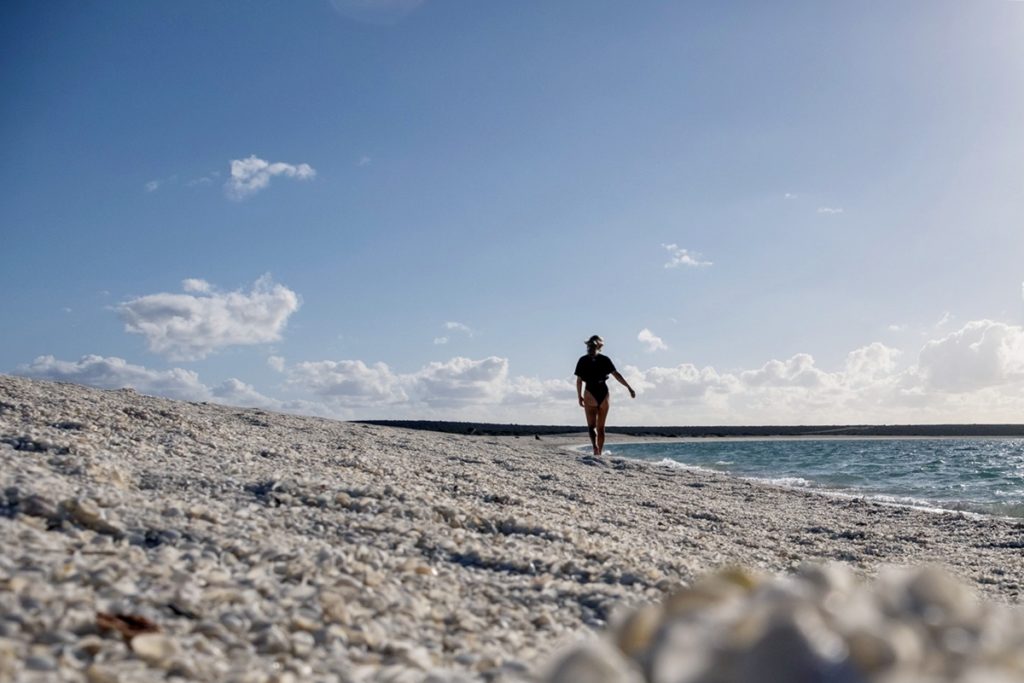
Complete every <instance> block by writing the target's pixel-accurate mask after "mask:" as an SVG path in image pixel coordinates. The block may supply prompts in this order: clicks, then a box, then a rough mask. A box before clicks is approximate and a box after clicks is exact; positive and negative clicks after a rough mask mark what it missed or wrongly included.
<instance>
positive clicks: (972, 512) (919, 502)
mask: <svg viewBox="0 0 1024 683" xmlns="http://www.w3.org/2000/svg"><path fill="white" fill-rule="evenodd" d="M582 437H583V439H587V438H588V437H587V434H586V432H584V433H583V434H582ZM964 438H966V437H884V436H880V437H864V438H863V439H862V438H861V437H846V436H839V437H830V438H828V439H820V438H814V437H789V436H783V437H726V438H723V439H721V440H716V441H715V443H721V442H727V441H734V442H747V441H808V440H811V441H819V440H839V441H843V440H853V441H859V440H878V441H904V440H908V441H909V440H925V441H939V440H961V439H964ZM970 439H971V440H972V441H977V440H987V439H995V440H1003V439H1010V440H1015V439H1014V438H1013V437H998V436H995V437H970ZM605 443H606V444H610V443H613V441H612V440H611V439H608V440H606V442H605ZM614 443H618V444H620V445H626V444H645V443H707V439H701V438H680V439H671V438H664V437H646V438H629V437H623V438H621V439H616V440H615V441H614ZM562 447H563V448H565V449H566V450H567V451H569V452H572V453H576V454H579V455H581V456H586V455H588V454H587V453H586V452H585V451H586V450H589V449H590V445H589V443H583V444H577V445H575V446H570V445H568V439H567V440H566V445H564V446H562ZM603 457H608V458H622V459H625V460H630V461H633V462H642V463H648V464H650V465H652V466H655V467H666V468H670V469H671V468H678V469H682V470H692V471H695V472H707V473H709V474H716V475H720V476H726V477H732V478H734V479H737V480H739V481H749V482H752V483H754V484H757V485H759V486H772V487H778V488H782V489H786V490H792V491H802V492H806V493H810V494H815V495H820V496H825V497H829V498H836V499H842V500H848V499H858V498H860V499H865V500H870V501H872V502H874V503H877V504H879V505H890V506H894V507H904V508H908V509H911V510H918V511H920V512H925V513H930V514H948V515H964V516H968V517H975V518H977V519H998V520H1004V521H1008V522H1019V523H1021V524H1022V525H1024V514H1021V515H1006V514H997V513H995V512H986V511H981V510H978V509H972V508H984V507H986V505H987V504H985V503H974V502H972V501H957V503H956V504H958V505H961V506H962V507H953V506H944V505H943V504H942V503H941V501H928V500H923V499H916V498H913V497H906V496H905V497H902V498H901V497H899V496H895V495H891V494H885V493H873V492H869V491H859V490H856V489H852V488H851V489H838V488H832V487H828V486H824V485H820V484H816V483H815V482H813V481H811V480H809V479H803V478H802V477H800V479H801V480H803V481H806V482H807V484H808V485H806V486H801V485H796V484H787V483H784V482H782V481H780V480H779V478H768V477H757V476H747V475H742V474H737V473H735V472H729V471H727V470H716V469H713V468H711V467H706V466H704V465H691V464H688V463H682V462H678V461H673V460H671V459H670V458H665V459H664V460H662V461H655V460H648V459H643V458H632V457H630V456H625V455H619V454H617V453H615V452H608V453H606V454H605V456H603ZM665 460H668V461H669V462H665Z"/></svg>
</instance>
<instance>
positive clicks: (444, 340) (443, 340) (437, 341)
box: [434, 337, 448, 346]
mask: <svg viewBox="0 0 1024 683" xmlns="http://www.w3.org/2000/svg"><path fill="white" fill-rule="evenodd" d="M447 343H448V337H434V344H435V345H438V346H440V345H441V344H447Z"/></svg>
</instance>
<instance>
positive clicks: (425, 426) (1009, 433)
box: [357, 420, 1024, 438]
mask: <svg viewBox="0 0 1024 683" xmlns="http://www.w3.org/2000/svg"><path fill="white" fill-rule="evenodd" d="M357 422H358V423H360V424H371V425H382V426H386V427H403V428H405V429H421V430H426V431H431V432H445V433H448V434H477V435H480V436H520V437H522V436H528V437H533V436H552V435H556V434H576V433H579V432H583V431H586V427H584V426H581V425H520V424H496V423H489V422H445V421H440V420H358V421H357ZM607 431H608V433H610V434H625V435H627V436H667V437H708V438H715V437H736V436H761V437H764V436H891V437H901V436H925V437H928V436H931V437H948V436H961V437H983V436H1003V437H1021V438H1024V424H964V425H957V424H949V425H810V426H808V425H804V426H797V425H766V426H747V427H736V426H719V427H714V426H712V427H608V429H607Z"/></svg>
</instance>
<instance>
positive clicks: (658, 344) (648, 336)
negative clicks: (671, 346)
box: [636, 327, 668, 353]
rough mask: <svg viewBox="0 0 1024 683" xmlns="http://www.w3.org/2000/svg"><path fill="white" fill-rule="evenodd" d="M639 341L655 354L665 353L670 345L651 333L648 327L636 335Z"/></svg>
mask: <svg viewBox="0 0 1024 683" xmlns="http://www.w3.org/2000/svg"><path fill="white" fill-rule="evenodd" d="M636 338H637V341H639V342H641V343H643V344H646V345H647V351H648V352H649V353H653V352H654V351H664V350H665V349H667V348H668V345H667V344H665V342H664V341H662V339H661V337H659V336H657V335H656V334H654V333H653V332H651V331H650V330H649V329H647V328H646V327H645V328H644V329H642V330H640V333H639V334H637V335H636Z"/></svg>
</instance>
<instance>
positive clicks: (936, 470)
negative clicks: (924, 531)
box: [606, 438, 1024, 517]
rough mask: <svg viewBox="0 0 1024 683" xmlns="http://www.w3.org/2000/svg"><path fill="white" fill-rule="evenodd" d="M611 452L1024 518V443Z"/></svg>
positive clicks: (701, 444)
mask: <svg viewBox="0 0 1024 683" xmlns="http://www.w3.org/2000/svg"><path fill="white" fill-rule="evenodd" d="M606 451H608V453H609V455H614V456H618V457H625V458H637V459H641V460H648V461H654V462H660V463H662V464H665V465H669V466H675V467H696V468H702V469H709V470H716V471H719V472H727V473H729V474H733V475H737V476H741V477H749V478H753V479H760V480H765V481H768V482H771V483H775V484H782V485H786V486H794V487H806V488H814V489H820V490H822V491H831V492H836V493H844V494H852V495H858V496H861V495H863V496H870V497H874V498H878V499H881V500H883V501H888V502H893V503H900V504H908V505H917V506H923V507H931V508H940V509H948V510H966V511H971V512H980V513H985V514H993V515H1000V516H1010V517H1024V439H995V438H993V439H813V440H812V439H773V440H758V439H744V440H715V441H659V442H648V443H622V444H613V445H612V447H611V448H610V449H606Z"/></svg>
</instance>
